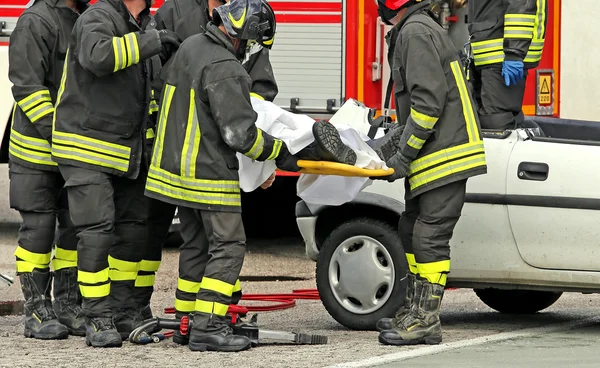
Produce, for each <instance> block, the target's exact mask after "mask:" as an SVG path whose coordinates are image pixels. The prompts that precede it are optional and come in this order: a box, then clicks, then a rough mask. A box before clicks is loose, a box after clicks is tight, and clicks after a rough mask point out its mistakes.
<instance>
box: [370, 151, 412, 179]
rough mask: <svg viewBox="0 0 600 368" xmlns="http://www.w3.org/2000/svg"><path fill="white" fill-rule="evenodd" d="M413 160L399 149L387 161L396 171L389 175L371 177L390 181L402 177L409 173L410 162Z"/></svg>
mask: <svg viewBox="0 0 600 368" xmlns="http://www.w3.org/2000/svg"><path fill="white" fill-rule="evenodd" d="M411 162H412V160H411V159H410V158H408V157H406V156H404V155H403V154H402V153H400V151H398V152H397V153H396V154H395V155H394V156H392V158H390V159H389V160H388V162H386V165H387V166H388V167H390V168H392V169H394V173H393V174H392V175H388V176H374V177H371V179H372V180H387V181H389V182H390V183H392V182H394V181H396V180H398V179H402V178H404V177H406V176H407V175H408V170H409V168H410V163H411Z"/></svg>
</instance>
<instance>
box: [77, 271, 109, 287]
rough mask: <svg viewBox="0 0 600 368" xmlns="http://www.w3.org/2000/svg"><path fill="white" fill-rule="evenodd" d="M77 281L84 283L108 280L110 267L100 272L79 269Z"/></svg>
mask: <svg viewBox="0 0 600 368" xmlns="http://www.w3.org/2000/svg"><path fill="white" fill-rule="evenodd" d="M77 281H79V282H83V283H84V284H99V283H101V282H106V281H108V267H107V268H105V269H103V270H102V271H98V272H87V271H82V270H78V271H77Z"/></svg>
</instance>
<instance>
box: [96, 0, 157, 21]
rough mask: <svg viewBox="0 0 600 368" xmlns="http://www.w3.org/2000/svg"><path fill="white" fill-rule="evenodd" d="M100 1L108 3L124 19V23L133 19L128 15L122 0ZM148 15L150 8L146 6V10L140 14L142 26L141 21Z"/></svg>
mask: <svg viewBox="0 0 600 368" xmlns="http://www.w3.org/2000/svg"><path fill="white" fill-rule="evenodd" d="M100 1H105V2H107V3H109V4H110V5H112V6H113V7H114V8H115V9H116V10H117V12H118V13H119V14H121V15H122V16H123V19H125V21H127V22H128V21H129V19H130V18H131V19H133V17H132V15H131V13H129V9H127V7H126V6H125V4H124V3H123V1H122V0H100ZM149 15H150V6H149V5H147V4H146V9H144V10H142V12H141V13H140V19H142V24H144V23H145V22H144V21H143V19H144V18H147V17H148V16H149Z"/></svg>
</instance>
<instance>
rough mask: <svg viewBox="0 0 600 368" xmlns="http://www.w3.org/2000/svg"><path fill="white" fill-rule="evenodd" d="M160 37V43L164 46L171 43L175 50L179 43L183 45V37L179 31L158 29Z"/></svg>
mask: <svg viewBox="0 0 600 368" xmlns="http://www.w3.org/2000/svg"><path fill="white" fill-rule="evenodd" d="M158 37H160V43H162V45H163V47H165V46H167V45H169V46H171V47H172V48H174V50H177V49H178V48H179V45H181V39H180V38H179V36H178V35H177V33H175V32H173V31H170V30H168V29H161V30H160V31H158Z"/></svg>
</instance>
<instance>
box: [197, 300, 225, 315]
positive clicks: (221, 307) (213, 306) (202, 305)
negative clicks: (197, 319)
mask: <svg viewBox="0 0 600 368" xmlns="http://www.w3.org/2000/svg"><path fill="white" fill-rule="evenodd" d="M228 309H229V306H228V305H226V304H221V303H217V302H207V301H205V300H196V306H195V310H196V312H200V313H206V314H214V315H217V316H224V315H226V314H227V310H228Z"/></svg>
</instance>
